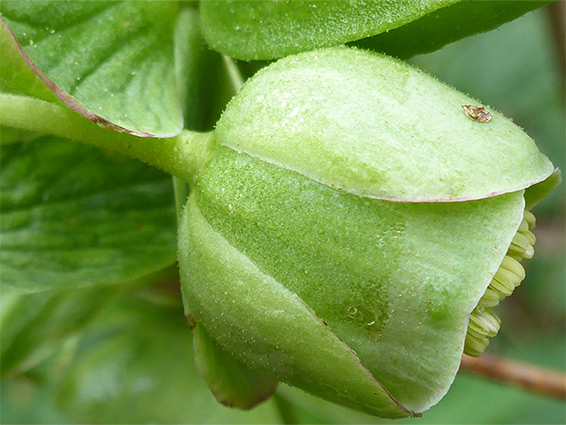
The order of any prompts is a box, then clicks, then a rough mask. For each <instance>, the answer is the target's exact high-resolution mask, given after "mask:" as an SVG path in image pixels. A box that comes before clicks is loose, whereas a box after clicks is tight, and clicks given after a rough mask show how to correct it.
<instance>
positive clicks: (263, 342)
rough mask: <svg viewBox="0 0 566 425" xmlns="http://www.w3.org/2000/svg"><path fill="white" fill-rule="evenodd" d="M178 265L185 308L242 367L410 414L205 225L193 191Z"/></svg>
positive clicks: (290, 297)
mask: <svg viewBox="0 0 566 425" xmlns="http://www.w3.org/2000/svg"><path fill="white" fill-rule="evenodd" d="M179 269H180V273H181V283H182V290H183V302H184V304H185V309H186V310H187V311H188V312H190V314H191V315H192V316H193V317H194V318H195V320H196V322H197V323H202V325H203V326H204V327H205V329H206V331H207V332H208V333H209V335H210V336H211V337H212V338H214V340H216V341H217V342H218V343H219V345H220V346H221V347H222V348H223V349H224V350H226V351H228V352H230V353H232V354H233V355H234V357H235V358H236V359H237V360H239V361H242V362H243V363H245V364H246V365H247V366H248V367H251V368H253V369H255V370H257V371H258V372H259V373H261V374H264V375H271V376H276V377H277V378H278V379H280V380H283V381H285V382H287V383H290V384H292V385H295V386H297V387H300V388H302V389H303V390H305V391H308V392H311V393H313V394H316V395H318V396H320V397H323V398H326V399H329V400H332V401H334V402H338V403H341V404H344V405H346V406H350V407H353V408H357V409H360V410H364V411H366V412H369V413H373V414H377V415H381V416H386V417H392V418H396V417H403V416H408V415H409V414H410V412H408V411H407V410H406V409H404V408H403V407H402V406H400V405H399V404H398V403H397V402H396V401H395V400H394V399H393V398H392V397H391V396H390V395H389V394H388V393H387V391H386V390H385V389H384V388H383V387H382V386H381V385H380V384H379V382H378V381H377V380H376V379H375V378H374V377H373V376H372V375H371V373H370V372H369V371H368V369H367V368H366V367H365V366H364V365H363V363H362V362H361V361H360V359H359V357H358V356H357V355H356V353H354V352H353V351H352V350H351V349H350V348H349V347H348V346H347V345H346V344H344V343H343V342H342V341H341V340H340V339H339V338H338V337H337V336H336V334H335V333H334V332H333V331H332V330H331V329H330V328H329V327H328V326H327V325H326V324H325V323H324V322H323V321H322V320H321V319H320V317H318V316H317V315H316V314H315V313H314V312H313V311H312V309H310V308H309V307H308V306H307V305H306V304H305V303H304V302H303V301H302V300H301V299H300V298H299V297H297V296H296V294H294V293H292V292H291V291H289V290H287V289H286V288H284V287H283V286H282V285H281V284H280V283H279V282H277V281H276V280H275V279H273V277H271V276H269V275H267V274H265V273H263V272H262V271H261V270H260V269H259V268H258V267H257V266H256V265H255V264H254V263H253V262H252V261H251V260H250V259H249V258H247V257H246V256H245V255H243V254H242V253H241V252H240V251H238V250H237V249H235V248H234V247H232V246H231V245H230V244H229V243H228V242H227V241H226V240H225V239H224V238H223V237H222V236H221V235H220V234H219V233H218V232H216V231H215V230H214V229H213V228H212V227H211V226H210V225H209V224H208V223H207V221H206V220H205V219H204V217H203V216H202V214H201V213H200V211H199V209H198V207H197V205H196V200H195V196H194V195H191V196H190V197H189V201H188V203H187V206H186V208H185V211H184V213H183V218H182V222H181V224H180V226H179Z"/></svg>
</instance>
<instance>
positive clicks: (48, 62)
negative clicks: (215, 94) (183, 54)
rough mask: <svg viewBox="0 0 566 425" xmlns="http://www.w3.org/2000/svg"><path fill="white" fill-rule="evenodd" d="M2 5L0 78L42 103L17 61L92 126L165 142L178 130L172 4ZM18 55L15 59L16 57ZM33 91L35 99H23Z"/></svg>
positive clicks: (39, 91)
mask: <svg viewBox="0 0 566 425" xmlns="http://www.w3.org/2000/svg"><path fill="white" fill-rule="evenodd" d="M54 4H55V3H53V2H52V1H49V0H46V1H20V2H2V3H1V5H0V14H1V16H2V18H3V19H4V20H5V22H6V23H7V24H8V25H9V27H10V30H11V33H12V34H13V37H14V38H15V40H17V43H18V45H17V46H14V42H15V41H14V40H13V39H12V40H11V42H12V45H10V39H9V38H10V37H11V35H10V33H9V32H7V31H6V29H5V28H4V29H3V30H2V32H1V33H0V39H1V40H2V41H1V42H0V47H2V61H1V62H4V63H6V62H8V63H10V62H13V63H14V65H10V64H8V65H3V66H2V67H1V68H0V71H1V72H2V74H0V77H1V78H2V79H4V80H6V81H7V82H9V83H10V84H13V85H14V86H16V87H18V88H20V89H21V90H23V91H24V92H27V93H28V94H36V93H37V95H39V96H40V97H41V98H45V96H46V93H45V90H44V89H41V88H39V87H37V91H36V90H35V86H34V88H27V87H26V86H27V85H28V84H29V81H30V80H33V78H32V76H31V75H30V72H29V71H23V70H22V66H21V62H22V57H21V55H22V54H23V55H24V56H23V59H24V60H25V62H26V63H27V65H28V66H29V67H31V69H32V70H33V72H35V73H36V74H37V75H38V76H39V77H40V78H41V80H43V82H44V83H45V85H46V86H47V87H48V88H49V89H51V90H52V91H53V92H54V93H55V95H56V96H57V97H58V98H59V99H60V100H61V101H63V102H64V103H65V104H67V105H68V106H69V107H70V108H72V109H74V110H75V111H77V112H79V113H80V114H82V115H84V116H86V117H87V118H89V119H90V120H92V121H95V122H98V123H101V124H102V125H104V126H108V127H110V128H113V129H116V130H121V131H128V132H130V133H134V134H138V135H155V136H159V137H167V136H173V135H176V134H178V133H179V132H180V131H181V129H182V113H181V107H180V103H179V99H178V96H177V91H176V90H177V88H176V80H175V66H174V52H173V33H174V30H175V22H176V18H177V12H178V6H177V3H176V2H136V1H118V2H114V1H89V2H82V1H68V2H64V3H57V5H56V7H54ZM20 49H21V51H20ZM30 91H33V92H34V93H29V92H30Z"/></svg>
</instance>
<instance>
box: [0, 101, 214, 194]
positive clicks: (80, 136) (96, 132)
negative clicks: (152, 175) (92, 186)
mask: <svg viewBox="0 0 566 425" xmlns="http://www.w3.org/2000/svg"><path fill="white" fill-rule="evenodd" d="M0 125H2V126H7V127H13V128H18V129H23V130H29V131H36V132H40V133H44V134H49V135H53V136H58V137H64V138H67V139H71V140H73V141H77V142H81V143H85V144H87V145H91V146H95V147H97V148H100V149H103V150H108V151H111V152H117V153H120V154H123V155H126V156H129V157H131V158H135V159H138V160H140V161H142V162H145V163H147V164H149V165H152V166H154V167H157V168H160V169H162V170H164V171H166V172H168V173H169V174H171V175H173V176H175V177H178V178H179V179H181V180H183V181H185V182H187V183H189V184H191V183H192V182H193V180H194V178H195V177H196V175H197V174H198V172H199V170H200V168H201V167H202V166H203V164H204V162H206V160H207V159H208V157H209V152H210V149H211V147H212V144H213V140H214V137H213V133H212V132H209V133H197V132H190V131H186V130H184V131H183V132H181V134H179V135H178V136H175V137H170V138H166V139H158V138H150V137H137V136H133V135H131V134H127V133H118V132H116V131H113V130H108V129H104V128H102V127H100V126H98V125H97V124H95V123H93V122H91V121H89V120H87V119H86V118H84V117H82V116H80V115H78V114H77V113H75V112H73V111H72V110H70V109H67V108H65V107H62V106H59V105H56V104H54V103H49V102H45V101H43V100H39V99H36V98H33V97H28V96H20V95H11V94H0ZM0 137H1V135H0Z"/></svg>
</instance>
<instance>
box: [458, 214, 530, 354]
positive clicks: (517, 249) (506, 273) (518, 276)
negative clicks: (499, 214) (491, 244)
mask: <svg viewBox="0 0 566 425" xmlns="http://www.w3.org/2000/svg"><path fill="white" fill-rule="evenodd" d="M535 224H536V219H535V216H534V215H533V213H531V212H530V211H527V210H525V212H524V215H523V221H522V222H521V225H520V226H519V229H518V230H517V234H516V235H515V237H514V238H513V241H512V242H511V245H510V246H509V249H508V250H507V254H506V255H505V257H504V258H503V261H502V262H501V265H500V266H499V269H498V270H497V272H496V273H495V275H494V276H493V279H492V280H491V283H490V284H489V286H488V287H487V289H486V291H485V293H484V294H483V296H482V297H481V299H480V301H479V302H478V305H477V306H476V308H475V309H474V310H473V311H472V313H471V314H470V322H469V324H468V333H467V335H466V342H465V345H464V353H465V354H467V355H469V356H473V357H478V356H479V355H481V353H483V352H484V350H485V349H486V347H487V346H488V345H489V338H493V337H494V336H495V335H497V332H498V331H499V326H500V324H501V320H500V319H499V317H497V315H496V314H495V313H494V312H493V310H492V308H493V307H495V306H497V305H498V304H499V303H500V302H501V301H502V300H504V299H505V298H507V297H508V296H510V295H511V294H512V293H513V291H514V290H515V288H516V287H517V286H519V285H520V284H521V282H522V281H523V279H524V278H525V269H524V268H523V266H522V265H521V261H522V260H523V259H524V258H525V259H531V258H533V255H534V253H535V250H534V248H533V245H534V244H535V242H536V238H535V235H534V234H533V233H532V232H531V230H532V229H533V228H534V227H535Z"/></svg>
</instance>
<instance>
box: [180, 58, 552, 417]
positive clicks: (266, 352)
mask: <svg viewBox="0 0 566 425" xmlns="http://www.w3.org/2000/svg"><path fill="white" fill-rule="evenodd" d="M470 104H471V105H477V104H478V102H477V101H475V100H473V99H470V98H469V97H467V96H465V95H463V94H461V93H459V92H457V91H455V90H453V89H451V88H449V87H447V86H446V85H444V84H442V83H440V82H438V81H436V80H435V79H433V78H431V77H430V76H427V75H426V74H424V73H422V72H421V71H419V70H417V69H414V68H412V67H410V66H408V65H406V64H404V63H401V62H399V61H397V60H394V59H391V58H388V57H385V56H382V55H378V54H375V53H369V52H364V51H359V50H354V49H346V48H331V49H325V50H320V51H314V52H309V53H304V54H300V55H297V56H294V57H288V58H286V59H283V60H280V61H278V62H276V63H274V64H272V65H270V66H269V67H267V68H266V69H264V70H262V71H260V72H259V73H258V74H257V75H256V76H255V77H254V78H252V79H251V80H250V81H249V82H248V83H247V84H246V85H245V86H244V87H243V88H242V90H241V91H240V93H239V94H238V95H237V96H236V97H235V98H234V99H233V100H232V102H231V103H230V105H229V106H228V108H227V110H226V111H225V113H224V115H223V116H222V118H221V119H220V121H219V122H218V125H217V128H216V130H215V137H214V139H213V140H212V141H211V144H210V146H209V147H208V151H207V152H208V154H207V157H206V160H205V161H203V164H204V165H203V166H202V168H201V170H200V172H199V173H198V175H197V176H196V177H195V179H194V181H193V182H192V187H191V194H190V197H189V200H188V203H187V206H186V208H185V211H184V214H183V218H182V223H181V226H180V229H181V230H180V238H179V239H180V241H179V262H180V269H181V277H182V283H183V296H184V301H185V305H186V308H187V312H188V314H190V316H191V317H192V318H193V319H194V321H195V322H196V323H197V324H198V325H199V326H202V327H203V328H204V329H205V330H206V333H207V334H208V335H209V336H210V338H211V339H212V340H213V341H215V343H216V344H218V346H220V347H221V348H222V349H223V350H224V351H225V352H227V353H229V354H230V355H231V356H233V357H234V358H235V359H236V360H237V361H238V362H241V363H243V364H245V365H246V366H247V367H249V368H251V369H253V370H254V371H256V372H257V373H259V374H260V375H265V376H272V377H275V378H276V379H278V380H281V381H284V382H287V383H289V384H292V385H295V386H297V387H300V388H302V389H304V390H306V391H309V392H311V393H313V394H316V395H319V396H321V397H324V398H326V399H328V400H331V401H334V402H337V403H341V404H343V405H346V406H350V407H354V408H358V409H362V410H364V411H366V412H370V413H373V414H378V415H381V416H387V417H400V416H406V415H410V414H413V413H415V414H417V413H419V412H422V411H423V410H425V409H427V408H429V407H430V406H431V405H433V404H435V403H437V402H438V401H439V400H440V398H441V397H442V396H443V395H444V394H445V393H446V392H447V390H448V388H449V386H450V384H451V383H452V381H453V379H454V376H455V374H456V372H457V370H458V366H459V364H460V359H461V356H462V353H463V351H464V347H465V345H466V350H467V351H468V352H470V354H479V352H481V350H483V348H485V345H486V344H487V337H490V336H493V335H494V334H495V333H496V332H497V328H498V326H499V321H498V320H497V319H496V317H495V316H494V315H493V314H492V312H491V308H492V307H493V306H495V305H496V304H497V303H498V302H499V301H500V300H501V299H502V298H503V297H504V296H506V295H508V293H507V292H509V291H507V289H506V288H508V286H509V282H511V281H512V282H513V285H515V284H517V283H518V282H520V280H521V279H522V277H524V276H523V275H521V271H522V268H521V266H520V264H519V260H520V259H521V258H522V257H528V256H530V255H531V251H532V243H534V240H533V239H532V237H531V233H530V231H529V223H528V222H532V218H531V215H530V213H527V215H526V220H524V211H525V207H526V204H525V190H528V191H531V193H532V194H534V195H533V196H532V197H531V198H529V201H530V202H531V203H533V202H535V201H536V200H538V198H540V197H541V196H542V194H544V192H545V190H546V188H545V185H548V181H549V176H552V175H553V166H552V164H551V163H550V162H549V161H548V159H547V158H546V157H545V156H543V155H542V154H541V153H540V152H539V151H538V149H537V147H536V146H535V144H534V142H533V141H532V140H531V139H530V138H529V137H528V136H527V135H526V134H525V133H524V132H523V131H522V130H521V129H520V128H519V127H517V126H516V125H514V124H513V123H512V122H511V121H510V120H508V119H506V118H504V117H503V116H501V115H500V114H499V113H497V112H495V111H491V110H489V108H487V110H488V111H489V112H490V114H491V116H492V119H491V120H490V121H489V122H478V121H474V120H473V119H470V117H469V116H467V115H466V113H465V111H464V110H463V109H462V105H470ZM541 182H542V183H541ZM531 186H533V187H532V188H531ZM529 188H531V189H529ZM518 233H519V236H520V237H517V236H516V235H517V234H518ZM518 275H521V276H520V277H521V279H518V281H517V278H516V277H517V276H518ZM494 277H495V278H494ZM488 287H489V288H488ZM513 287H514V286H513ZM488 289H489V291H488ZM486 291H487V292H486ZM506 291H507V292H506Z"/></svg>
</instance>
